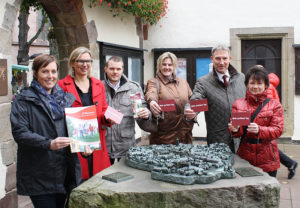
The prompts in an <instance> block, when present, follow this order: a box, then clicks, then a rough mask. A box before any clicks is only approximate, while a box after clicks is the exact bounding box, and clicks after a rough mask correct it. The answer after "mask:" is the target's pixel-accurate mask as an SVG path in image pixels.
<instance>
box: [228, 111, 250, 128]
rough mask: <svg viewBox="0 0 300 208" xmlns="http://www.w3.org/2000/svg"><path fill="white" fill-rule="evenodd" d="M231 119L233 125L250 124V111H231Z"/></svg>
mask: <svg viewBox="0 0 300 208" xmlns="http://www.w3.org/2000/svg"><path fill="white" fill-rule="evenodd" d="M231 120H232V125H233V126H248V125H250V120H251V113H250V112H249V111H247V112H232V114H231Z"/></svg>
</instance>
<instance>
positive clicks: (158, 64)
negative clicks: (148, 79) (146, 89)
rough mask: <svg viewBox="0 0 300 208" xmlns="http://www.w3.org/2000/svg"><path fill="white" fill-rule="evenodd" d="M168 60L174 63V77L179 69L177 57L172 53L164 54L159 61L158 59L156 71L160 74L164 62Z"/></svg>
mask: <svg viewBox="0 0 300 208" xmlns="http://www.w3.org/2000/svg"><path fill="white" fill-rule="evenodd" d="M166 58H170V59H171V60H172V63H173V67H174V71H173V75H176V69H177V65H178V63H177V57H176V55H175V54H174V53H171V52H165V53H163V54H161V55H160V56H159V57H158V59H157V66H156V68H157V70H156V73H158V72H159V71H160V70H161V68H162V62H163V61H164V60H165V59H166Z"/></svg>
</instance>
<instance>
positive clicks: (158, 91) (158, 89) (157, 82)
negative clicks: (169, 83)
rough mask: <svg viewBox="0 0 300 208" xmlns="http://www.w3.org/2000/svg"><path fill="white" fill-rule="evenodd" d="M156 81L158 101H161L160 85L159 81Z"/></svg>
mask: <svg viewBox="0 0 300 208" xmlns="http://www.w3.org/2000/svg"><path fill="white" fill-rule="evenodd" d="M154 79H155V83H156V90H157V96H158V100H159V93H160V85H159V81H158V80H157V79H156V78H154Z"/></svg>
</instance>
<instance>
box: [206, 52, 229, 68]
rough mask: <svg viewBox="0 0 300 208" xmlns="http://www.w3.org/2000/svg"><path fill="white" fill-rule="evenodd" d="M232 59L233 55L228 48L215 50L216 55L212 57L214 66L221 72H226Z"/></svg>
mask: <svg viewBox="0 0 300 208" xmlns="http://www.w3.org/2000/svg"><path fill="white" fill-rule="evenodd" d="M231 59H232V58H231V56H230V55H229V53H228V51H226V50H217V51H215V52H214V55H213V56H211V57H210V60H211V61H212V63H213V64H214V68H215V69H216V70H217V72H219V73H220V74H225V73H226V71H227V70H228V67H229V64H230V61H231Z"/></svg>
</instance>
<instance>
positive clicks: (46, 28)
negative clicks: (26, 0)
mask: <svg viewBox="0 0 300 208" xmlns="http://www.w3.org/2000/svg"><path fill="white" fill-rule="evenodd" d="M42 20H43V13H42V10H38V26H37V30H38V29H39V28H40V27H41V25H42ZM49 27H50V20H49V18H48V22H46V23H45V25H44V28H43V30H42V32H41V33H40V34H39V37H38V41H41V42H44V41H47V40H48V37H47V36H48V33H49Z"/></svg>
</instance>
